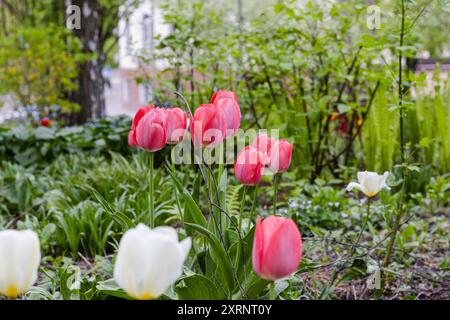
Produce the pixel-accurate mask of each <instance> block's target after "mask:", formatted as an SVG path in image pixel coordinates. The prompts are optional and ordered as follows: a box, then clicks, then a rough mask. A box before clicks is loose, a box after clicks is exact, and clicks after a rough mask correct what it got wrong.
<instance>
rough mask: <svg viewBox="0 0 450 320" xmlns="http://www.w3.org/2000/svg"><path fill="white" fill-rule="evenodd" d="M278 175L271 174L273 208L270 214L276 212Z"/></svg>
mask: <svg viewBox="0 0 450 320" xmlns="http://www.w3.org/2000/svg"><path fill="white" fill-rule="evenodd" d="M280 177H281V176H280V175H279V174H278V173H275V175H274V176H273V210H272V214H274V215H275V214H276V213H277V198H278V183H279V180H280Z"/></svg>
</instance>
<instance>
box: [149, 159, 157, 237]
mask: <svg viewBox="0 0 450 320" xmlns="http://www.w3.org/2000/svg"><path fill="white" fill-rule="evenodd" d="M154 158H155V154H154V153H153V152H150V153H149V167H150V180H149V194H148V207H149V212H150V215H149V217H150V227H151V228H153V227H154V224H155V221H154V218H155V217H154V215H155V213H154V199H153V196H154V194H153V189H154V181H153V166H154Z"/></svg>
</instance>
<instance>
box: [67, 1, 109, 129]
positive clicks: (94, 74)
mask: <svg viewBox="0 0 450 320" xmlns="http://www.w3.org/2000/svg"><path fill="white" fill-rule="evenodd" d="M70 5H76V6H78V7H79V8H80V9H81V28H80V29H73V30H72V31H73V33H74V35H75V36H76V37H77V38H78V39H79V40H80V42H81V44H82V47H83V52H85V53H88V54H89V55H90V58H89V60H87V61H85V62H84V63H82V64H81V65H80V70H79V75H78V81H77V82H78V89H77V90H76V91H73V92H71V93H70V94H69V98H70V100H71V101H73V102H75V103H77V104H78V105H80V107H81V109H80V111H79V112H77V113H74V114H73V117H72V119H71V120H72V122H74V123H84V122H86V121H88V120H89V119H96V118H97V119H98V118H103V117H104V116H105V96H104V88H105V80H104V78H103V75H102V68H103V66H104V63H105V53H104V37H103V35H102V16H101V8H100V4H99V0H66V6H70Z"/></svg>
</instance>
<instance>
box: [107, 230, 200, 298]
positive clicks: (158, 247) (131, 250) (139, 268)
mask: <svg viewBox="0 0 450 320" xmlns="http://www.w3.org/2000/svg"><path fill="white" fill-rule="evenodd" d="M190 248H191V238H186V239H185V240H183V241H181V242H179V241H178V236H177V232H176V230H175V229H174V228H171V227H158V228H155V229H150V228H148V227H147V226H145V225H143V224H139V225H138V226H137V227H136V228H133V229H130V230H128V231H127V232H125V234H124V235H123V237H122V239H121V240H120V245H119V251H118V253H117V258H116V263H115V266H114V279H115V281H116V282H117V284H118V285H119V286H120V287H121V288H122V289H124V290H125V291H126V292H127V293H128V295H130V296H131V297H133V298H136V299H140V300H149V299H155V298H158V297H159V296H160V295H162V294H163V293H164V292H166V291H167V289H168V288H169V287H170V286H171V285H172V284H173V283H174V282H175V281H176V280H177V279H178V278H179V277H180V276H181V274H182V271H183V264H184V261H185V259H186V257H187V255H188V253H189V250H190Z"/></svg>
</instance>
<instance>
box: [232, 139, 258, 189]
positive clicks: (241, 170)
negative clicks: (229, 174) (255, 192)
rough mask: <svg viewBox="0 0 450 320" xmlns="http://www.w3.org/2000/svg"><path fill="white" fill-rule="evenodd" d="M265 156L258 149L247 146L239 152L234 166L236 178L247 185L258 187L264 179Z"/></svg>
mask: <svg viewBox="0 0 450 320" xmlns="http://www.w3.org/2000/svg"><path fill="white" fill-rule="evenodd" d="M263 161H264V156H263V154H262V153H261V152H260V151H258V149H256V148H254V147H252V146H247V147H245V148H244V149H242V150H241V152H239V154H238V156H237V159H236V162H235V164H234V174H235V175H236V178H237V179H238V180H239V181H240V182H241V183H243V184H245V185H256V184H257V183H258V182H259V181H260V180H261V177H262V172H263V169H264V162H263Z"/></svg>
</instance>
